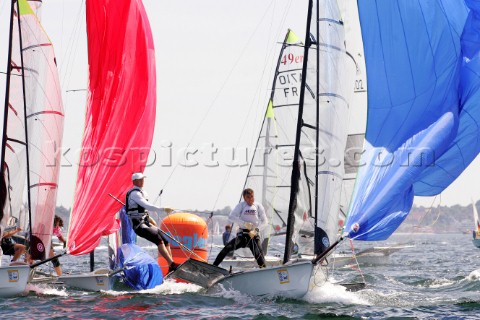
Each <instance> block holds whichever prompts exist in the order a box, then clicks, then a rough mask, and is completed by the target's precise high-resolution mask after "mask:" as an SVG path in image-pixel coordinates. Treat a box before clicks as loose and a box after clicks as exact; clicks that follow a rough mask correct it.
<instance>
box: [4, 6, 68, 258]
mask: <svg viewBox="0 0 480 320" xmlns="http://www.w3.org/2000/svg"><path fill="white" fill-rule="evenodd" d="M10 41H11V42H10V43H11V53H10V58H9V69H10V70H9V72H10V77H9V78H10V79H9V80H7V82H8V81H9V87H7V97H8V99H6V105H5V114H4V129H3V143H2V163H3V165H2V168H1V174H0V176H3V177H4V179H5V180H4V181H5V186H6V189H5V191H6V193H5V195H2V200H3V201H4V203H2V204H1V205H2V207H3V208H4V211H3V212H4V213H5V214H6V216H5V217H4V220H3V221H4V223H6V224H13V223H20V220H21V219H22V217H21V216H22V213H23V212H24V211H25V207H24V193H25V189H27V210H28V212H29V213H30V214H29V229H30V253H31V255H32V258H33V259H44V258H45V257H46V256H45V253H46V252H49V250H50V242H51V241H50V240H51V234H52V229H53V217H54V215H55V205H56V195H57V186H58V185H57V183H58V174H59V169H60V154H61V152H60V150H61V144H62V134H63V121H64V115H63V105H62V98H61V91H60V85H59V81H58V72H57V66H56V61H55V54H54V50H53V46H52V43H51V41H50V39H49V38H48V36H47V34H46V33H45V31H44V30H43V28H42V26H41V24H40V22H39V20H38V19H37V17H36V15H35V13H34V12H33V10H32V8H31V7H30V5H29V4H28V3H27V1H26V0H18V2H16V5H15V8H14V14H13V25H12V32H11V40H10ZM4 199H5V200H4Z"/></svg>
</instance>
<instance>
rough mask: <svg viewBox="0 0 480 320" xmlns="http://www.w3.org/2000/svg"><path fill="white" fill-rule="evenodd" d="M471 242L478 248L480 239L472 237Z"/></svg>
mask: <svg viewBox="0 0 480 320" xmlns="http://www.w3.org/2000/svg"><path fill="white" fill-rule="evenodd" d="M472 243H473V245H474V246H475V247H477V248H480V239H473V240H472Z"/></svg>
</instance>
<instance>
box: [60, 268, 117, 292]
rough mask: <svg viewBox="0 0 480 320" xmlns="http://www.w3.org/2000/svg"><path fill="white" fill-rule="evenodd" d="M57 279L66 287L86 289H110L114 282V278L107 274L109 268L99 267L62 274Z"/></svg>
mask: <svg viewBox="0 0 480 320" xmlns="http://www.w3.org/2000/svg"><path fill="white" fill-rule="evenodd" d="M58 281H59V282H62V283H63V284H64V285H65V286H67V287H72V288H77V289H82V290H87V291H106V290H112V289H113V284H114V279H113V277H111V276H109V270H107V269H99V270H95V271H93V272H89V273H81V274H72V275H64V276H61V277H58Z"/></svg>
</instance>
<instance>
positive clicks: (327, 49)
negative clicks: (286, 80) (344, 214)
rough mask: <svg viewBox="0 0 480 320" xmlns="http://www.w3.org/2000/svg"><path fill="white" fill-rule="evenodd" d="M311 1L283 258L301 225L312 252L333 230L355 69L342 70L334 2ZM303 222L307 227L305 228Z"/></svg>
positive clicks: (342, 36)
mask: <svg viewBox="0 0 480 320" xmlns="http://www.w3.org/2000/svg"><path fill="white" fill-rule="evenodd" d="M315 4H316V5H315V6H313V1H310V8H311V9H310V10H309V15H308V19H307V30H306V39H305V51H304V64H303V68H302V75H305V76H303V77H302V82H301V93H300V101H299V110H298V118H297V129H296V141H295V151H294V156H293V167H292V176H291V189H290V202H289V209H288V211H289V216H288V223H287V242H286V245H285V254H284V259H283V260H284V263H285V262H287V261H288V260H289V259H290V254H291V252H292V250H293V246H294V244H295V243H297V242H299V240H300V238H299V237H300V236H301V235H300V233H301V231H302V230H301V229H303V230H304V232H303V233H306V232H308V231H310V233H311V234H314V236H315V245H314V253H315V254H319V253H321V252H323V251H324V250H325V249H326V248H328V246H329V245H330V241H331V240H332V239H334V238H335V236H336V234H337V231H338V216H339V209H340V194H341V189H342V184H343V175H344V151H345V146H346V140H347V125H348V108H349V103H348V101H349V88H351V84H352V83H353V77H352V78H351V79H350V77H349V75H350V74H354V73H352V72H349V71H348V69H347V68H348V61H347V54H346V52H345V32H344V25H343V22H342V17H341V12H340V10H339V7H338V5H337V2H336V1H316V2H315ZM320 8H322V10H320ZM340 79H343V80H340ZM308 224H310V225H309V228H310V230H308V229H305V226H306V225H308ZM300 225H303V226H302V227H300ZM300 228H301V229H300ZM298 231H300V232H299V233H297V234H296V232H298ZM289 239H291V241H289Z"/></svg>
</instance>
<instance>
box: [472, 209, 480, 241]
mask: <svg viewBox="0 0 480 320" xmlns="http://www.w3.org/2000/svg"><path fill="white" fill-rule="evenodd" d="M472 210H473V222H474V223H475V229H474V230H473V232H472V234H473V240H472V243H473V245H474V246H475V247H477V248H480V220H479V218H478V211H477V207H476V205H475V202H474V201H473V200H472Z"/></svg>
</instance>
